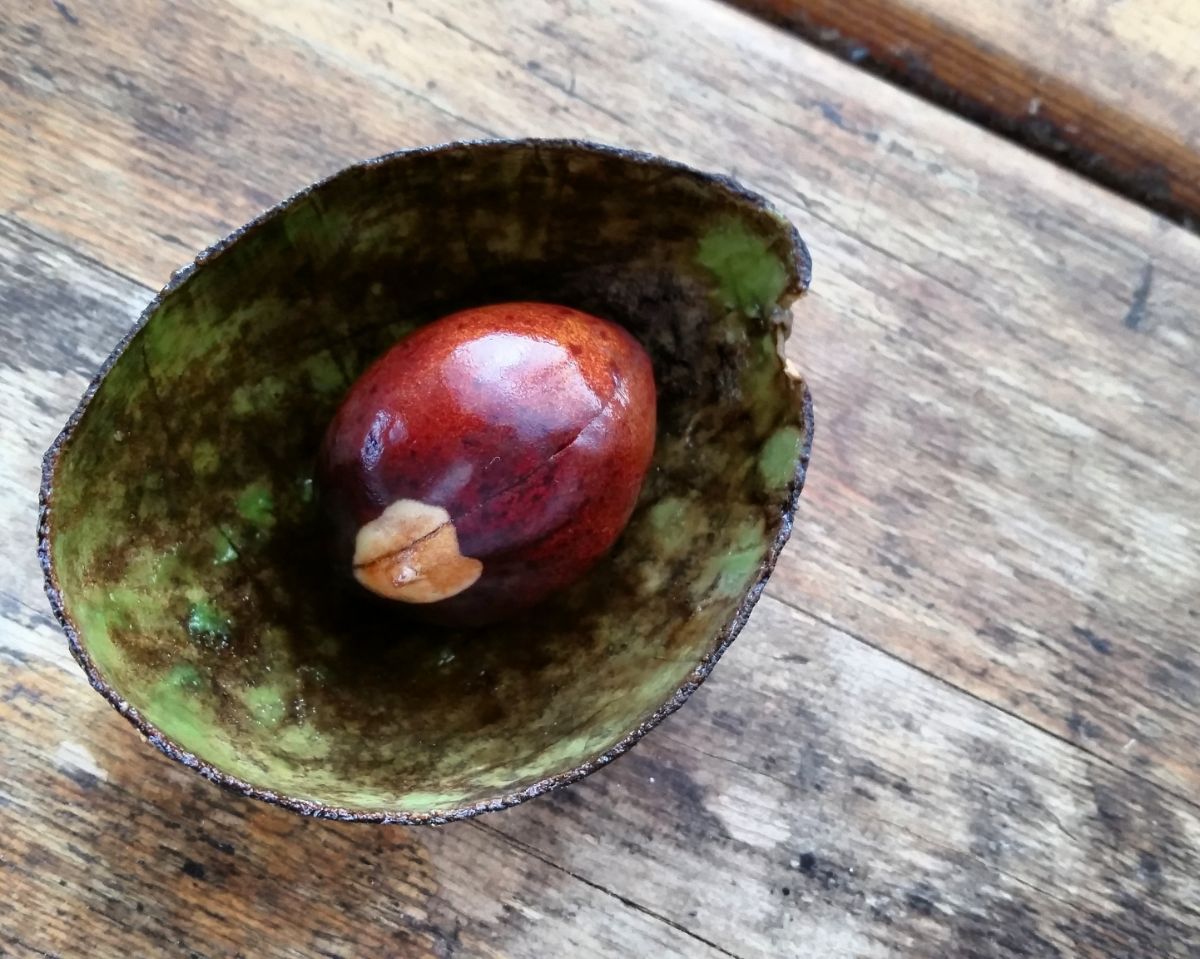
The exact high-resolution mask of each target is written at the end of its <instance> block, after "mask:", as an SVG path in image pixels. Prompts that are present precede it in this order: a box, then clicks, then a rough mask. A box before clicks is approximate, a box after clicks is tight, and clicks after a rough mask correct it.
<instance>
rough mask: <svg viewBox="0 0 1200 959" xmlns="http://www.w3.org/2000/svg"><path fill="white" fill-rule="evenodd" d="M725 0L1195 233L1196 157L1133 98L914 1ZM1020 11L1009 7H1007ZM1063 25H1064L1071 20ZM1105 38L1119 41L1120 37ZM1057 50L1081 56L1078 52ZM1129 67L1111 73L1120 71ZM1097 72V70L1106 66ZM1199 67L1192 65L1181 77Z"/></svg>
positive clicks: (1199, 187) (1198, 201) (1170, 98)
mask: <svg viewBox="0 0 1200 959" xmlns="http://www.w3.org/2000/svg"><path fill="white" fill-rule="evenodd" d="M723 2H725V3H728V4H729V5H731V6H733V7H736V8H738V9H741V10H743V11H746V12H747V13H750V14H752V15H754V16H757V17H759V18H760V19H762V20H765V21H767V22H768V23H772V24H774V25H776V26H779V27H782V28H783V29H785V30H788V31H789V32H791V33H792V34H794V35H795V36H797V37H799V38H800V39H801V40H803V41H805V42H807V43H809V44H812V45H813V46H815V47H818V48H820V49H822V50H825V51H828V52H830V53H832V54H834V55H835V56H838V57H839V58H840V59H842V60H843V61H845V62H847V63H850V64H852V65H854V66H856V67H858V68H859V69H861V70H864V71H866V72H868V73H870V74H872V75H873V76H876V77H879V78H881V79H883V80H886V81H888V82H889V83H891V84H893V85H894V86H896V87H899V88H900V89H903V90H905V91H906V92H908V93H911V94H913V95H915V96H918V97H920V98H921V99H923V100H925V101H926V102H928V103H931V104H933V105H934V106H937V107H940V108H942V109H944V110H947V111H949V112H951V113H954V114H955V115H957V116H959V117H962V118H963V119H965V120H968V121H969V122H971V123H974V124H976V125H977V126H980V127H983V128H984V129H986V130H989V131H991V132H993V133H995V134H997V135H998V136H1001V137H1003V138H1005V139H1006V140H1008V141H1010V142H1012V143H1015V144H1017V145H1019V146H1021V147H1024V148H1026V149H1028V150H1031V151H1032V152H1034V153H1037V154H1039V155H1040V156H1043V157H1045V158H1046V159H1048V160H1050V161H1052V162H1054V163H1057V164H1058V165H1060V166H1062V167H1064V168H1065V169H1068V170H1071V171H1073V172H1074V173H1077V174H1079V175H1080V176H1082V177H1083V178H1084V179H1086V180H1089V181H1090V182H1092V183H1095V184H1097V185H1098V186H1101V187H1103V188H1105V189H1107V190H1109V191H1111V192H1112V193H1114V194H1116V195H1118V196H1120V197H1123V198H1125V199H1128V200H1132V201H1133V202H1134V203H1137V204H1138V205H1140V206H1142V207H1145V208H1147V209H1149V210H1153V211H1154V212H1156V213H1159V214H1161V215H1163V216H1165V217H1167V218H1168V219H1170V220H1171V221H1172V222H1174V223H1176V224H1177V225H1179V226H1182V227H1185V228H1187V229H1189V230H1192V231H1193V232H1197V233H1200V178H1198V177H1197V172H1198V171H1200V157H1197V156H1196V154H1195V151H1193V150H1191V149H1189V147H1188V144H1187V143H1186V142H1184V140H1185V139H1186V137H1181V138H1180V139H1179V140H1177V139H1176V138H1174V137H1172V136H1171V135H1169V133H1168V132H1165V131H1163V130H1159V129H1155V128H1154V127H1153V126H1152V125H1151V124H1150V123H1149V122H1146V121H1145V120H1144V119H1143V118H1141V117H1139V116H1138V115H1137V114H1138V106H1137V104H1136V103H1133V104H1131V105H1129V106H1128V107H1126V108H1125V109H1122V107H1120V106H1117V105H1115V104H1112V103H1106V102H1104V101H1103V99H1102V97H1101V96H1100V95H1099V94H1098V93H1097V94H1093V93H1092V92H1089V90H1087V89H1086V85H1085V84H1078V83H1074V82H1071V81H1069V80H1067V79H1064V78H1060V77H1057V76H1054V75H1053V74H1052V73H1051V72H1049V71H1048V70H1043V69H1038V66H1037V64H1036V62H1023V61H1022V59H1021V53H1024V51H1021V52H1020V53H1018V52H1017V51H1015V50H1011V49H1007V48H1006V46H1005V44H1004V43H991V42H989V41H988V38H987V37H986V36H978V37H977V36H973V35H972V34H971V32H970V31H969V30H967V29H966V27H965V26H963V25H962V24H959V23H957V22H954V17H953V15H952V14H948V15H947V16H946V17H945V18H942V17H938V16H934V15H932V14H931V13H929V12H927V11H923V10H921V9H919V7H920V4H917V5H916V6H912V5H910V4H908V3H899V4H885V3H882V2H881V0H847V2H844V3H838V4H832V3H830V2H828V0H723ZM881 7H886V9H881ZM1018 7H1019V5H1018ZM1067 12H1068V13H1070V12H1071V11H1067ZM1019 13H1020V11H1019V10H1015V12H1014V13H1013V14H1012V15H1013V16H1018V15H1019ZM1059 14H1060V15H1062V11H1059ZM1001 19H1003V18H1002V17H1001ZM1063 29H1064V32H1066V33H1069V32H1071V31H1070V28H1069V27H1068V26H1064V28H1063ZM1180 29H1183V30H1186V29H1187V27H1186V26H1182V27H1181V28H1180ZM1080 34H1081V37H1076V38H1072V37H1069V36H1064V38H1063V41H1062V42H1063V44H1064V47H1066V46H1067V45H1068V44H1070V43H1071V42H1072V40H1073V39H1074V40H1076V41H1078V45H1082V30H1080ZM1109 39H1110V40H1112V41H1113V43H1114V44H1115V45H1116V46H1118V47H1119V46H1121V38H1119V37H1111V38H1109ZM1197 39H1198V41H1200V38H1197ZM1063 53H1064V55H1067V56H1077V55H1079V51H1078V50H1075V49H1074V48H1071V49H1069V50H1067V49H1064V51H1063ZM1131 58H1132V54H1131ZM1101 59H1103V58H1101ZM1164 62H1166V63H1168V64H1169V66H1170V67H1172V68H1178V70H1179V72H1182V71H1183V69H1184V68H1185V67H1186V66H1187V64H1176V63H1174V62H1173V61H1171V59H1170V58H1169V57H1168V58H1165V60H1164ZM1128 66H1129V64H1118V65H1117V66H1116V67H1112V68H1107V69H1110V70H1112V72H1114V73H1118V72H1119V71H1120V69H1121V68H1122V67H1126V68H1127V67H1128ZM1097 69H1098V71H1099V72H1101V73H1104V71H1105V69H1106V67H1104V66H1098V67H1097ZM1195 70H1196V68H1195V67H1193V68H1192V70H1191V72H1189V73H1188V74H1187V76H1186V77H1184V78H1182V80H1181V83H1182V82H1183V81H1186V80H1188V79H1190V77H1191V75H1192V74H1193V73H1194V72H1195ZM1104 79H1107V80H1111V81H1117V80H1120V81H1122V82H1128V83H1133V82H1134V78H1128V80H1127V79H1126V78H1125V77H1122V76H1112V77H1108V76H1105V77H1104ZM1174 79H1176V80H1180V78H1179V77H1175V78H1174ZM1176 95H1177V96H1178V97H1179V98H1180V100H1181V103H1180V104H1178V105H1177V106H1178V109H1179V110H1184V109H1186V107H1187V97H1188V91H1187V88H1186V86H1184V87H1183V88H1182V89H1180V90H1178V91H1172V90H1167V91H1164V98H1165V101H1166V102H1167V103H1168V104H1172V103H1173V102H1174V98H1175V96H1176ZM1183 132H1184V133H1185V134H1186V132H1187V131H1183Z"/></svg>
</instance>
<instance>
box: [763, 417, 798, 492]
mask: <svg viewBox="0 0 1200 959" xmlns="http://www.w3.org/2000/svg"><path fill="white" fill-rule="evenodd" d="M803 442H804V436H803V434H802V433H801V432H800V430H798V429H797V428H796V427H794V426H785V427H783V429H780V430H777V431H776V432H774V433H772V434H771V436H770V438H769V439H768V440H767V441H766V442H765V443H764V444H763V447H762V452H761V453H759V455H758V471H759V473H760V474H762V478H763V480H764V481H766V482H767V483H768V484H769V485H770V486H772V487H774V488H777V489H779V488H782V487H785V486H787V485H788V484H789V483H791V482H792V480H793V479H794V478H795V476H796V458H797V456H798V455H799V453H800V448H801V445H802V444H803Z"/></svg>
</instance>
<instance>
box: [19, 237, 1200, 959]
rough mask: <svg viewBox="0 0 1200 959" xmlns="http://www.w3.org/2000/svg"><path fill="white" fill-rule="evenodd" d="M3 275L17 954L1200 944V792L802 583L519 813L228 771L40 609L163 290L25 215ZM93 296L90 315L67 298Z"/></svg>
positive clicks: (753, 951) (1168, 951)
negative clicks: (402, 822) (135, 706)
mask: <svg viewBox="0 0 1200 959" xmlns="http://www.w3.org/2000/svg"><path fill="white" fill-rule="evenodd" d="M0 277H4V278H5V279H3V280H0V311H3V315H4V316H5V317H6V318H7V321H6V327H7V329H9V330H11V331H12V333H13V334H14V337H13V339H12V341H11V342H13V343H14V344H15V349H16V351H19V355H20V357H21V358H22V362H21V364H20V369H15V368H11V367H9V366H7V365H6V367H5V368H6V370H8V371H9V375H8V377H7V378H6V379H5V381H4V382H3V387H2V392H0V402H3V403H4V405H5V408H6V409H19V408H21V407H20V406H19V405H17V404H20V403H24V409H26V410H28V411H29V414H30V416H31V417H32V418H31V419H29V420H27V421H25V422H23V424H22V428H21V429H20V430H19V431H18V430H15V429H13V430H8V429H6V431H5V432H4V434H3V449H4V453H5V455H4V458H3V462H4V464H5V466H4V470H5V472H4V483H5V490H6V495H5V496H4V497H3V498H0V504H2V508H0V521H2V523H3V526H2V527H0V529H2V530H3V532H4V534H5V535H4V538H3V540H2V541H0V543H2V545H0V548H2V549H3V553H0V562H3V564H4V566H5V567H6V568H11V569H13V570H15V571H17V572H19V573H20V574H21V575H20V576H19V577H18V578H17V579H16V580H15V581H13V582H10V583H6V584H4V585H3V587H2V589H3V592H2V593H0V630H2V631H0V657H3V658H4V659H5V679H4V682H3V684H0V729H2V730H4V735H3V736H0V768H3V769H5V770H6V771H7V772H8V774H7V775H6V776H5V784H4V785H3V786H0V834H2V835H5V836H6V837H8V841H7V842H6V844H5V845H4V847H3V852H2V854H0V855H2V858H0V868H3V869H5V871H6V873H7V879H6V889H8V890H9V893H8V895H7V897H6V899H5V901H4V904H3V905H0V949H2V948H5V947H7V948H9V949H11V950H12V951H13V954H14V955H17V956H24V955H39V954H58V955H64V956H66V955H72V954H74V952H75V951H76V948H77V946H78V943H79V936H80V929H87V930H88V936H89V939H90V940H91V943H92V947H91V948H92V951H91V952H90V953H89V954H91V955H95V956H110V955H111V956H115V955H120V954H122V953H130V952H132V953H133V954H135V955H140V954H169V955H171V954H179V955H197V956H234V955H265V954H272V955H297V956H299V955H328V956H358V955H364V954H370V955H395V956H456V955H465V956H526V955H528V956H534V955H545V954H547V953H548V952H549V953H553V954H570V955H584V956H586V955H597V956H599V955H644V954H647V953H648V952H649V951H650V950H651V949H662V950H665V952H666V954H668V955H689V956H690V955H696V956H735V957H747V959H748V957H771V956H781V955H804V954H811V955H823V956H892V955H896V956H899V955H905V956H930V957H934V956H944V955H955V956H1000V957H1009V956H1013V957H1016V956H1072V955H1083V956H1088V955H1092V956H1109V955H1120V954H1122V953H1121V950H1122V949H1125V948H1128V946H1129V944H1130V943H1137V944H1139V946H1140V947H1141V948H1144V949H1146V950H1152V952H1150V953H1149V954H1153V955H1157V956H1176V955H1177V956H1186V955H1188V946H1187V944H1188V943H1190V942H1193V941H1197V939H1198V937H1200V912H1198V911H1197V910H1196V903H1195V896H1196V893H1197V891H1198V886H1197V882H1196V879H1195V877H1196V875H1197V874H1198V873H1200V815H1197V814H1196V811H1195V810H1194V809H1193V808H1191V807H1190V806H1188V805H1187V804H1185V803H1182V802H1180V801H1177V800H1175V799H1174V798H1172V797H1170V796H1168V795H1165V794H1164V793H1163V792H1162V791H1161V790H1160V789H1159V788H1157V787H1155V786H1153V785H1151V784H1149V783H1146V782H1144V781H1143V780H1140V779H1138V778H1137V777H1135V776H1132V775H1130V774H1128V773H1124V772H1121V771H1118V770H1115V769H1113V768H1112V767H1111V766H1110V765H1109V764H1106V763H1103V762H1100V761H1096V760H1092V759H1089V758H1088V757H1086V756H1084V755H1082V754H1081V753H1080V752H1079V751H1078V750H1077V749H1074V748H1073V747H1071V746H1070V745H1068V744H1065V743H1062V742H1060V741H1058V740H1056V739H1054V738H1053V737H1050V736H1048V735H1046V734H1044V733H1041V732H1039V731H1037V730H1034V729H1033V728H1032V727H1030V726H1029V725H1028V724H1026V723H1023V722H1021V721H1020V720H1017V719H1015V718H1012V717H1009V716H1006V715H1004V714H1002V713H1001V712H1000V711H998V710H996V709H993V708H991V707H989V706H987V705H985V704H982V703H979V702H975V701H972V700H970V699H967V698H966V697H964V696H963V695H962V694H961V693H960V692H958V691H956V690H954V689H952V688H950V687H949V686H947V685H946V684H945V683H942V682H939V681H938V680H936V679H933V678H931V677H929V676H926V675H923V674H922V673H920V672H919V671H918V670H916V669H914V668H913V667H911V666H907V665H905V664H902V663H900V662H899V661H897V660H896V659H895V658H893V657H890V656H888V655H886V654H884V653H881V652H879V651H877V650H874V649H872V648H870V647H869V646H867V645H866V644H864V643H862V642H860V641H858V640H855V639H854V638H852V637H849V636H847V635H846V634H845V633H843V632H841V631H839V630H837V629H834V628H832V627H829V626H826V625H824V624H822V623H820V622H818V621H816V620H815V619H813V618H812V617H810V616H806V615H804V614H801V613H798V612H797V611H796V610H794V609H792V608H791V607H789V606H787V605H786V604H784V603H782V602H780V601H778V600H775V599H773V598H769V599H766V600H764V601H763V603H762V605H760V608H759V610H758V611H757V612H756V614H755V617H754V619H753V621H752V624H751V626H750V627H749V629H748V630H747V632H746V634H745V635H744V637H743V638H742V639H741V640H739V642H738V643H737V644H735V646H734V647H733V649H732V650H731V652H730V653H729V654H728V655H727V657H726V659H725V661H724V662H723V663H722V665H721V667H720V669H719V670H718V671H717V673H716V674H715V675H714V678H713V679H712V680H711V681H710V683H709V684H708V685H706V686H705V687H704V689H702V690H701V691H700V692H699V693H698V694H697V697H696V698H695V700H694V701H693V702H692V703H690V704H689V705H688V707H687V708H686V709H685V710H684V711H682V712H681V713H680V714H678V715H677V716H676V717H673V718H672V719H670V720H668V722H667V724H666V725H665V726H664V727H663V728H662V729H661V730H658V731H656V732H655V734H654V735H653V736H651V737H650V739H649V740H647V742H646V743H644V744H642V745H641V746H639V747H638V749H637V750H636V751H634V752H633V753H632V754H631V755H630V756H628V757H626V758H624V759H622V760H621V761H620V762H618V763H616V764H615V765H614V766H613V767H611V768H610V769H607V770H605V771H604V772H603V773H602V774H599V775H597V776H594V777H592V778H590V779H588V780H586V781H584V782H583V783H581V784H578V785H577V786H575V787H573V788H571V789H569V790H567V791H564V792H563V793H561V794H559V795H555V796H553V797H549V798H547V799H544V800H540V801H536V802H534V803H530V804H528V805H526V806H523V807H518V808H517V809H514V810H510V811H508V812H506V813H504V814H502V815H497V816H493V817H489V818H488V819H486V820H483V821H480V822H479V823H464V824H456V825H454V826H451V827H447V828H445V829H440V830H432V829H425V830H420V829H418V830H404V829H400V828H394V829H378V828H372V827H365V826H358V827H355V826H346V825H341V824H331V823H321V822H312V821H307V820H303V819H300V818H299V817H295V816H293V815H290V814H287V813H285V812H282V811H280V810H278V809H274V808H271V807H267V806H264V805H261V804H257V803H252V802H249V801H247V800H242V799H240V798H237V797H231V796H228V795H226V794H224V793H221V792H219V791H218V790H217V789H216V787H213V786H211V785H209V784H207V783H204V782H202V781H200V780H199V779H197V778H196V777H195V776H194V775H192V774H191V773H189V772H187V771H185V770H183V769H181V768H179V767H177V766H175V765H174V764H171V763H169V762H167V761H166V760H165V759H163V758H162V757H160V756H158V755H157V754H156V753H154V752H153V751H152V750H151V749H150V748H149V747H148V746H146V745H145V744H143V743H141V742H140V741H139V740H138V738H137V737H136V735H135V734H134V733H133V732H132V731H131V730H130V729H129V728H128V726H127V725H126V724H125V723H124V722H123V721H122V720H120V718H119V717H117V716H116V714H115V713H113V712H112V710H111V709H109V708H108V706H107V705H106V704H105V703H104V702H103V701H102V700H101V699H100V698H99V697H97V696H96V695H95V694H94V693H92V691H91V690H90V689H88V688H87V686H86V683H85V682H84V681H83V678H82V676H81V675H80V674H79V672H78V670H77V669H76V668H75V667H74V665H73V664H72V663H71V662H70V661H69V659H68V658H67V657H66V656H65V654H64V653H63V643H62V641H61V638H60V637H59V636H58V635H56V631H55V630H54V629H53V628H52V627H51V626H50V625H49V624H48V623H46V617H45V615H44V614H43V613H41V612H40V610H39V608H38V607H39V606H40V597H39V596H38V592H39V584H38V582H37V579H38V577H37V573H36V564H35V563H34V561H33V559H32V557H31V556H30V555H29V550H28V539H29V536H28V533H29V530H30V529H31V528H32V525H33V523H34V512H35V507H34V502H33V498H32V497H30V496H23V497H22V496H15V495H7V490H10V489H12V490H20V489H22V488H24V489H30V488H32V487H33V485H34V484H35V482H36V476H37V469H38V462H37V457H38V452H39V450H40V447H41V446H42V445H44V444H45V443H47V442H48V441H49V438H50V436H51V435H52V434H53V432H54V431H55V430H56V429H57V423H58V421H59V420H60V419H61V418H63V417H64V416H65V415H66V414H67V412H68V410H69V409H70V407H71V406H72V405H73V403H74V401H75V398H76V395H77V393H78V392H79V391H80V390H81V389H82V387H83V385H84V383H85V382H86V378H87V376H88V371H89V368H90V365H91V355H90V354H89V353H88V352H87V351H88V350H89V349H90V347H89V346H88V345H87V344H88V343H90V342H92V341H96V340H99V341H101V342H107V341H108V340H109V339H111V338H112V337H114V336H117V335H119V332H120V330H121V329H122V328H123V326H124V324H125V323H126V322H127V321H128V319H129V316H130V315H131V314H132V313H133V312H135V311H136V304H137V302H138V301H139V300H141V299H144V298H146V297H148V296H149V295H150V291H149V290H148V289H146V288H142V287H139V286H137V285H136V284H134V283H132V282H131V281H129V280H125V279H123V278H121V277H119V276H118V275H116V274H113V273H112V272H110V271H108V270H105V269H104V268H102V267H100V266H99V265H97V264H95V263H90V262H88V261H86V260H84V259H82V258H81V257H79V256H78V255H76V254H71V253H68V252H66V251H64V250H62V249H61V248H59V247H57V246H55V245H53V244H50V243H47V242H46V241H45V240H44V239H43V238H42V237H40V236H38V235H37V234H35V233H32V232H31V231H29V230H27V229H24V228H21V227H18V226H16V225H14V224H12V223H11V221H0ZM68 313H69V314H71V315H72V316H74V317H78V318H86V325H72V321H69V320H68V321H66V322H64V323H63V324H62V325H59V324H57V323H48V322H46V320H47V317H58V316H63V317H64V318H65V317H66V315H67V314H68ZM62 333H66V334H67V335H66V336H62V335H61V334H62ZM13 355H15V353H14V351H11V350H6V351H5V357H6V360H7V359H9V358H11V357H12V356H13ZM55 371H59V372H60V373H61V375H60V376H58V377H54V376H53V375H51V374H53V373H54V372H55ZM39 410H40V411H42V412H43V414H44V415H42V417H41V418H40V419H39V418H37V413H36V412H35V411H39ZM22 530H23V531H24V533H25V534H26V535H23V536H15V538H14V536H11V535H9V534H10V533H14V534H16V533H20V532H21V531H22ZM22 543H24V544H25V545H24V546H22V545H21V544H22ZM748 704H751V705H748ZM34 916H36V917H39V920H38V922H36V923H33V922H31V921H30V918H29V917H34Z"/></svg>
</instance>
